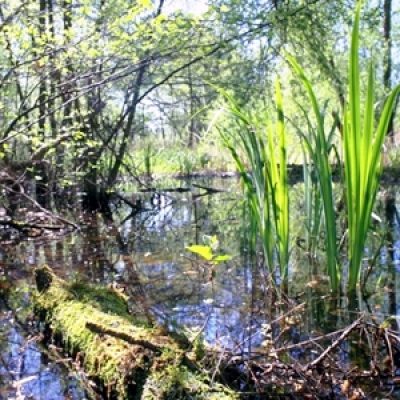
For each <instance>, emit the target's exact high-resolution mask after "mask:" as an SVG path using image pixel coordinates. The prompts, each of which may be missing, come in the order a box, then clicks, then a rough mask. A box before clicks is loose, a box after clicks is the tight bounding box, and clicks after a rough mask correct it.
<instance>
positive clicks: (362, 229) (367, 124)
mask: <svg viewBox="0 0 400 400" xmlns="http://www.w3.org/2000/svg"><path fill="white" fill-rule="evenodd" d="M360 9H361V2H359V3H358V5H357V9H356V14H355V19H354V25H353V32H352V38H351V50H350V58H349V72H348V75H349V76H348V78H349V89H348V101H347V104H346V106H345V111H344V123H343V128H344V131H343V155H344V170H345V194H346V200H347V215H348V256H349V282H348V288H349V290H350V291H353V290H354V289H355V288H356V285H357V283H358V282H359V279H360V272H361V265H362V257H363V254H364V246H365V242H366V239H367V233H368V229H369V226H370V223H371V215H372V210H373V206H374V203H375V199H376V194H377V191H378V186H379V179H380V175H381V169H382V168H381V167H382V163H381V152H382V145H383V142H384V139H385V136H386V133H387V130H388V127H389V121H390V118H391V115H392V112H393V109H394V105H395V101H396V97H397V96H398V94H399V91H400V86H397V87H396V88H395V89H394V90H393V91H392V92H391V93H390V94H389V95H388V97H387V99H386V101H385V103H384V106H383V109H382V111H381V113H380V116H379V118H378V119H377V123H376V121H375V109H374V101H375V73H374V67H373V64H372V61H371V62H370V64H369V68H368V81H367V88H366V89H367V92H366V99H365V102H364V103H365V104H364V105H362V97H361V89H360V67H359V55H358V52H359V24H360Z"/></svg>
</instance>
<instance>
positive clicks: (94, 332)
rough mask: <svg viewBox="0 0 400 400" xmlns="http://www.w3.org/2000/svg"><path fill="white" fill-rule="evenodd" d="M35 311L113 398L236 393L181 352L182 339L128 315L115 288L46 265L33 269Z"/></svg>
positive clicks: (232, 395)
mask: <svg viewBox="0 0 400 400" xmlns="http://www.w3.org/2000/svg"><path fill="white" fill-rule="evenodd" d="M35 277H36V283H37V287H38V294H37V295H36V296H35V298H34V307H35V311H36V313H38V315H39V316H40V317H41V318H42V319H45V321H46V322H47V323H48V324H49V326H50V328H51V331H52V333H53V334H54V335H55V336H57V337H59V338H61V339H62V341H63V344H64V347H65V348H66V350H68V351H69V352H70V353H71V354H76V355H78V356H79V357H80V359H81V360H82V362H83V365H84V368H85V371H86V372H87V373H88V374H89V376H91V377H94V378H96V379H98V380H100V381H101V383H102V384H103V385H104V387H105V388H106V389H107V390H108V392H109V393H113V395H114V396H115V397H117V398H118V399H140V400H142V399H146V400H152V399H154V400H156V399H157V400H162V399H186V398H187V399H189V398H190V399H199V400H200V399H201V400H202V399H210V400H211V399H224V400H225V399H226V400H228V399H236V398H238V397H237V395H236V394H235V393H234V392H232V391H231V390H230V389H228V388H226V387H224V386H222V385H220V384H213V385H211V384H210V383H209V381H208V378H207V376H205V375H204V374H202V373H201V371H200V369H199V368H198V367H197V365H196V364H195V363H194V362H192V361H190V360H189V358H188V357H187V356H186V354H185V349H184V348H183V346H182V343H180V342H178V341H177V340H176V339H174V338H172V337H171V336H169V335H167V334H163V332H162V330H161V329H159V328H157V327H150V326H148V324H146V323H143V320H146V319H145V318H142V316H139V318H133V317H132V316H131V315H130V314H129V310H128V305H127V301H126V299H125V298H124V296H123V295H121V294H120V293H118V292H116V291H115V290H112V289H109V288H105V287H99V286H89V285H84V284H81V283H80V284H77V283H72V284H68V283H67V282H65V281H63V280H61V279H59V278H57V277H56V276H55V275H54V274H53V272H52V271H51V270H50V268H48V267H46V266H45V267H42V268H39V269H37V270H36V271H35Z"/></svg>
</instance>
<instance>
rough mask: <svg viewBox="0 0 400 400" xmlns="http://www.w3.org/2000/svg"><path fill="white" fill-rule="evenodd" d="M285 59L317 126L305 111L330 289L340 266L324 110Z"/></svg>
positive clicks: (292, 61)
mask: <svg viewBox="0 0 400 400" xmlns="http://www.w3.org/2000/svg"><path fill="white" fill-rule="evenodd" d="M287 58H288V61H289V62H290V64H291V66H292V67H293V70H294V72H295V73H296V75H297V77H298V79H299V80H300V81H301V82H302V84H303V86H304V88H305V90H306V92H307V95H308V97H309V100H310V103H311V108H312V112H313V114H314V117H315V120H316V124H317V126H316V127H314V126H313V124H312V122H311V120H310V118H309V116H308V114H307V113H305V116H306V118H307V122H308V131H309V132H308V135H302V139H303V141H304V144H305V148H306V151H307V152H308V154H309V157H310V159H311V160H312V162H313V166H314V168H315V172H316V177H317V179H318V185H319V190H320V192H321V197H322V204H323V210H324V222H325V245H326V256H327V269H328V275H329V278H330V282H331V287H332V289H333V290H337V289H338V287H339V281H340V268H339V264H338V250H337V243H336V214H335V202H334V197H333V182H332V170H331V166H330V162H329V153H330V140H329V137H328V135H327V134H326V132H325V110H324V108H323V107H321V106H320V105H319V103H318V100H317V97H316V95H315V92H314V90H313V88H312V85H311V83H310V81H309V80H308V78H307V77H306V75H305V73H304V71H303V69H302V68H301V67H300V65H299V64H298V62H297V61H296V59H295V58H294V57H292V56H290V55H287Z"/></svg>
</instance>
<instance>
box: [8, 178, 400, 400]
mask: <svg viewBox="0 0 400 400" xmlns="http://www.w3.org/2000/svg"><path fill="white" fill-rule="evenodd" d="M193 183H194V184H195V185H196V186H193V190H192V191H190V192H185V191H184V190H182V191H181V192H179V191H166V192H165V193H163V194H154V193H140V194H136V195H135V196H129V201H130V202H131V203H135V204H140V206H141V207H142V210H141V211H140V212H137V211H135V210H134V209H132V208H131V207H130V206H128V205H127V204H126V203H125V202H123V201H117V202H116V203H114V204H113V205H112V221H111V220H107V219H105V218H103V217H102V216H101V215H96V216H93V217H90V218H88V217H85V218H82V219H81V220H80V221H78V222H80V223H82V224H83V227H82V230H81V231H80V232H74V233H72V234H69V235H66V236H63V237H59V238H53V239H44V238H41V239H35V240H27V241H22V242H19V243H18V244H17V245H15V244H12V243H10V244H7V243H6V244H4V245H1V246H0V271H1V273H2V274H3V280H2V282H3V286H5V287H6V289H7V288H8V287H7V285H8V284H9V282H12V285H13V286H12V287H10V288H9V289H8V292H9V293H11V300H10V299H8V300H7V302H6V303H7V304H1V305H0V306H1V307H0V388H1V389H0V399H3V398H4V399H24V398H26V399H43V400H53V399H54V400H58V399H64V398H68V399H82V398H84V394H83V393H84V392H83V389H81V388H80V385H79V383H78V382H79V376H78V375H79V374H78V375H77V373H76V372H71V371H69V372H68V370H67V369H66V368H63V367H62V366H60V365H58V364H59V363H56V362H54V361H51V358H50V359H49V357H48V356H47V354H46V352H43V349H41V348H40V346H39V345H37V344H36V341H35V338H32V337H29V335H28V334H27V329H26V321H25V322H24V323H23V324H19V323H18V322H16V319H15V317H17V319H18V316H20V315H21V316H22V315H24V311H26V309H28V308H29V294H28V291H29V286H31V285H32V284H33V278H32V271H33V269H34V267H36V266H40V265H42V264H44V263H45V264H48V265H49V266H50V267H51V268H52V269H53V270H54V271H55V272H56V273H57V274H58V275H60V276H61V277H64V278H68V279H80V280H81V279H83V280H85V281H89V282H96V283H104V284H105V285H113V286H115V287H117V288H119V289H120V290H123V291H124V292H125V293H126V294H127V295H128V296H130V298H131V301H132V303H138V304H146V307H149V309H150V311H151V313H152V314H153V315H154V316H155V317H156V319H157V320H158V321H159V323H160V324H164V325H165V326H166V327H167V328H168V329H171V330H175V329H176V330H182V329H186V330H188V331H192V333H193V335H196V334H197V333H198V332H199V331H200V332H201V334H202V337H203V338H204V339H205V341H206V342H207V343H209V344H210V345H213V346H216V347H218V348H219V349H222V350H223V351H225V350H226V351H229V352H231V353H233V354H236V355H238V356H246V354H247V355H249V354H262V352H263V349H264V348H265V346H266V340H265V339H266V335H265V328H266V327H267V326H268V325H269V323H270V322H271V321H272V320H274V319H276V318H279V317H280V316H281V315H282V314H283V313H285V312H287V311H288V304H283V302H282V304H280V303H279V302H276V299H275V300H271V297H270V296H269V294H268V292H269V288H268V286H267V285H266V284H265V277H264V274H263V273H262V271H261V272H259V270H258V269H257V268H255V267H254V265H253V263H252V257H251V256H250V254H249V251H248V240H247V236H248V235H246V232H247V231H246V229H247V222H246V215H245V212H244V207H243V200H242V199H241V196H240V193H241V191H240V185H239V182H238V181H237V180H236V179H199V180H194V181H190V182H189V181H173V182H170V183H169V185H168V187H174V188H176V187H180V188H183V189H185V188H189V187H191V185H192V184H193ZM197 185H200V186H202V187H208V188H210V187H212V188H215V189H220V190H222V191H221V192H218V193H212V194H210V193H206V192H205V191H204V189H201V188H199V186H197ZM302 190H303V189H302V186H301V185H294V186H292V188H291V196H292V204H295V205H294V206H293V207H292V210H291V224H292V226H291V227H292V234H293V237H292V238H293V241H294V242H295V243H296V244H295V245H294V246H293V253H292V257H291V259H292V264H291V266H290V275H289V276H290V283H289V298H293V299H295V300H296V303H293V304H301V306H300V307H299V308H298V312H295V313H290V316H288V318H285V319H284V323H282V324H281V326H280V328H281V330H282V331H283V332H284V334H285V335H286V336H287V342H288V343H298V342H300V341H303V340H307V339H309V338H310V337H311V336H318V335H320V334H324V333H328V332H332V331H335V330H338V329H340V328H343V327H345V326H346V325H348V324H350V323H351V322H352V321H354V320H355V319H356V318H357V316H358V315H359V312H360V311H365V312H367V313H369V314H372V315H373V317H374V318H375V319H376V320H377V322H379V323H381V322H383V321H385V320H386V319H387V318H388V317H390V316H393V317H394V318H392V319H391V325H392V327H393V329H396V330H399V325H400V226H399V222H400V221H398V218H396V215H393V221H391V228H390V235H386V233H384V229H383V226H384V225H385V224H386V221H384V217H382V221H381V222H379V221H378V222H376V225H377V231H378V234H377V235H376V236H374V237H373V238H372V240H371V241H370V248H368V249H367V250H368V254H370V255H371V257H373V256H374V254H375V253H376V260H377V265H376V266H375V267H374V269H372V272H371V274H370V276H369V280H368V289H369V292H370V293H371V295H370V296H369V297H368V298H359V299H357V301H356V303H357V304H356V305H354V304H353V305H351V307H350V308H349V305H348V304H347V300H346V298H343V299H341V300H329V297H328V292H329V290H328V282H327V278H326V276H325V275H324V268H323V267H321V266H318V267H316V266H310V265H311V264H312V263H311V262H310V258H309V257H307V256H306V255H305V252H304V251H303V250H302V249H301V247H302V244H301V243H302V242H303V239H304V237H303V236H304V235H305V232H304V220H303V219H302V218H303V217H302V215H303V210H302V209H301V205H300V204H301V201H302ZM126 193H128V192H126ZM126 193H125V194H124V196H125V197H127V198H128V194H126ZM397 197H398V196H396V198H397ZM295 199H297V200H298V201H294V200H295ZM397 201H398V200H396V202H397ZM399 206H400V204H399ZM382 209H383V208H382ZM399 209H400V207H399ZM383 214H384V213H383ZM69 217H70V218H75V220H78V218H79V217H77V216H76V215H75V216H74V215H71V212H69ZM379 231H381V234H379ZM213 235H216V236H217V238H218V241H219V243H220V246H219V249H218V252H219V253H220V254H228V255H230V256H232V257H233V258H232V260H230V261H228V262H225V263H222V264H219V265H217V266H215V267H212V266H211V265H209V264H207V263H205V262H203V261H202V260H200V259H198V258H197V257H196V256H194V255H193V254H191V253H190V252H188V251H187V250H185V247H186V246H189V245H191V244H204V241H205V240H207V237H209V236H213ZM384 235H385V236H384ZM382 237H385V238H386V239H388V238H389V240H390V241H391V243H388V242H387V240H386V241H384V243H383V241H382ZM382 243H383V246H382V247H381V249H380V250H379V251H377V248H378V247H380V245H381V244H382ZM320 261H321V263H322V265H323V256H321V260H320ZM212 269H214V273H213V272H212ZM14 285H16V287H15V286H14ZM16 291H17V292H23V293H25V292H27V293H26V294H24V295H23V296H22V297H25V302H22V304H18V305H17V306H15V307H12V308H13V312H12V311H10V308H9V306H10V304H12V303H13V302H12V297H13V294H15V292H16ZM19 297H21V296H19ZM28 332H29V329H28ZM29 333H31V332H29ZM349 342H350V341H348V342H347V341H346V342H344V343H343V345H342V346H341V349H340V359H341V362H342V365H343V366H345V367H348V368H349V369H350V368H351V367H352V366H353V365H356V364H357V365H359V366H361V367H362V368H366V369H367V368H368V360H366V359H364V357H363V354H362V351H361V352H360V351H357V352H355V351H352V348H351V347H352V346H351V343H349ZM290 357H292V358H293V359H294V360H297V361H298V362H300V363H301V362H307V361H310V360H311V359H312V357H315V355H314V356H313V354H310V353H309V352H306V351H304V350H303V349H302V348H301V347H300V348H294V349H293V351H291V352H290ZM388 390H390V389H388ZM392 395H395V394H393V393H392ZM381 397H382V398H384V397H385V395H384V394H383V391H382V396H381Z"/></svg>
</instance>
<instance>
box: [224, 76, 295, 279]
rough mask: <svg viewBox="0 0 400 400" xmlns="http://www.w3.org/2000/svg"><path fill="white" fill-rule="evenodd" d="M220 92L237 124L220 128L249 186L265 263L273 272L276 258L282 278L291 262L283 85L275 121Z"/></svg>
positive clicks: (278, 96) (245, 182)
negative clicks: (227, 129) (232, 128)
mask: <svg viewBox="0 0 400 400" xmlns="http://www.w3.org/2000/svg"><path fill="white" fill-rule="evenodd" d="M221 93H222V94H223V96H224V97H225V99H226V100H227V104H228V111H229V112H230V114H231V115H232V116H233V117H234V118H235V120H236V122H237V125H238V127H237V128H238V129H236V130H235V132H226V131H222V130H220V133H221V137H222V139H223V142H224V144H225V146H226V148H227V149H229V151H230V152H231V154H232V157H233V159H234V160H235V163H236V166H237V168H238V170H239V171H240V173H241V176H242V179H243V182H244V185H245V187H246V193H247V198H248V203H249V206H250V213H249V215H250V216H251V218H252V219H253V220H254V223H253V224H251V226H252V227H253V229H257V231H258V233H259V236H260V238H261V241H262V246H263V251H264V256H265V261H266V264H267V266H268V267H269V270H270V271H271V273H273V272H274V270H275V260H277V262H278V264H279V270H280V278H281V280H282V281H283V280H285V278H286V277H287V272H288V262H289V191H288V180H287V154H286V131H285V122H284V114H283V106H282V95H281V89H280V84H279V83H277V84H276V88H275V108H276V113H277V117H276V120H275V121H272V120H271V119H270V118H269V117H268V115H267V114H266V113H264V114H263V115H262V118H259V117H258V118H257V117H254V116H252V115H251V114H250V113H249V112H246V111H245V110H244V109H243V107H240V106H239V105H238V104H237V103H236V102H235V100H234V99H233V98H232V97H231V96H229V95H228V94H227V93H225V92H221ZM275 140H277V142H275ZM276 146H278V149H279V151H278V152H277V154H276ZM248 170H249V171H250V173H248V172H247V171H248Z"/></svg>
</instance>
